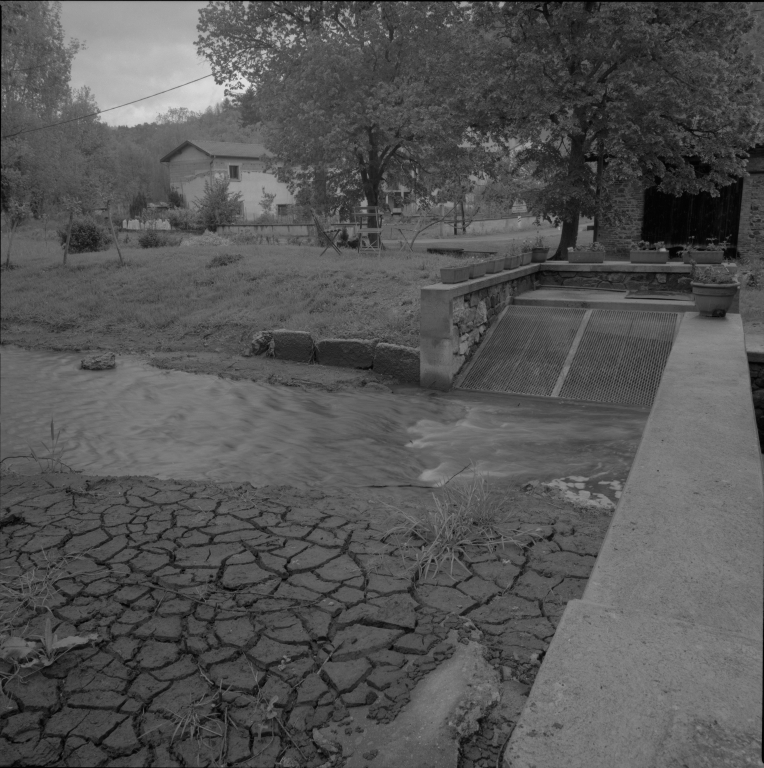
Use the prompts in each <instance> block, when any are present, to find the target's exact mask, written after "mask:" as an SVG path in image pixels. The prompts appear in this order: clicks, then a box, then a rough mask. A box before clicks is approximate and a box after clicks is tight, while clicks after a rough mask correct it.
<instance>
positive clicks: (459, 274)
mask: <svg viewBox="0 0 764 768" xmlns="http://www.w3.org/2000/svg"><path fill="white" fill-rule="evenodd" d="M470 270H471V267H470V265H469V264H465V265H464V266H460V267H441V268H440V282H441V283H463V282H464V281H465V280H469V279H470Z"/></svg>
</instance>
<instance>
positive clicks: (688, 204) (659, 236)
mask: <svg viewBox="0 0 764 768" xmlns="http://www.w3.org/2000/svg"><path fill="white" fill-rule="evenodd" d="M742 197H743V179H739V180H738V181H737V182H736V183H734V184H729V185H728V186H726V187H721V189H720V190H719V197H711V195H710V194H709V193H708V192H700V193H698V194H697V195H689V194H684V195H681V196H680V197H674V195H667V194H665V193H663V192H658V190H657V189H655V188H654V187H651V188H650V189H647V190H645V212H644V216H643V218H642V239H643V240H649V241H650V242H651V243H655V242H657V241H659V240H663V242H664V243H667V244H673V245H679V244H685V243H689V242H691V241H692V242H694V243H696V244H698V245H700V244H704V245H705V244H706V243H707V242H708V239H709V238H716V239H717V240H719V241H721V240H725V239H726V238H728V237H729V242H730V243H731V244H732V246H737V232H738V226H739V224H740V201H741V199H742ZM736 251H737V248H735V252H736ZM728 255H732V254H729V253H728Z"/></svg>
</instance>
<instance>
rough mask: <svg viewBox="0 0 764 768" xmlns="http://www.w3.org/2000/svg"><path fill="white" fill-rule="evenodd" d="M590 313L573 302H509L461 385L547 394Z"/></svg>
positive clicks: (549, 392) (489, 389) (521, 392)
mask: <svg viewBox="0 0 764 768" xmlns="http://www.w3.org/2000/svg"><path fill="white" fill-rule="evenodd" d="M585 313H586V311H585V310H583V309H574V308H572V307H528V306H519V305H512V306H509V307H507V310H506V313H505V314H504V316H503V317H502V319H501V320H500V321H499V323H498V325H497V326H496V327H495V329H494V330H493V333H492V334H491V336H490V338H489V339H488V340H487V341H486V342H484V343H483V346H482V348H481V349H479V350H478V352H477V354H476V357H475V359H474V360H473V362H472V365H471V366H470V368H469V369H468V370H467V373H466V375H465V376H464V379H463V381H462V382H461V384H460V386H461V388H463V389H480V390H484V391H489V392H514V393H516V394H524V395H546V396H547V397H548V396H549V395H551V394H552V390H553V389H554V386H555V384H556V383H557V379H558V377H559V375H560V372H561V371H562V367H563V365H564V364H565V359H566V357H567V354H568V350H569V349H570V346H571V344H572V343H573V339H574V338H575V336H576V331H577V330H578V327H579V325H580V324H581V321H582V319H583V317H584V315H585Z"/></svg>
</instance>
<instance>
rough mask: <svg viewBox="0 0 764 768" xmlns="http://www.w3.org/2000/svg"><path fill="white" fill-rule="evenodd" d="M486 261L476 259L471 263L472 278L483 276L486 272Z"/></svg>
mask: <svg viewBox="0 0 764 768" xmlns="http://www.w3.org/2000/svg"><path fill="white" fill-rule="evenodd" d="M485 268H486V263H485V262H484V261H475V262H473V263H472V264H470V280H472V279H474V278H476V277H483V275H484V274H485Z"/></svg>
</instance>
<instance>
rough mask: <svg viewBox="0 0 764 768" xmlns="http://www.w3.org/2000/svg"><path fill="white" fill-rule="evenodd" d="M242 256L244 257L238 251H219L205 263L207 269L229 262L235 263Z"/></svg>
mask: <svg viewBox="0 0 764 768" xmlns="http://www.w3.org/2000/svg"><path fill="white" fill-rule="evenodd" d="M243 258H244V257H243V256H242V255H241V254H240V253H221V254H219V255H217V256H214V257H213V258H212V259H211V261H210V262H209V263H208V264H207V269H212V268H213V267H227V266H228V265H229V264H235V263H236V262H237V261H241V260H242V259H243Z"/></svg>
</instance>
